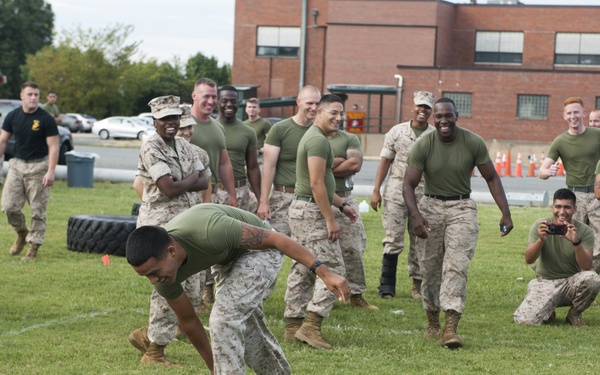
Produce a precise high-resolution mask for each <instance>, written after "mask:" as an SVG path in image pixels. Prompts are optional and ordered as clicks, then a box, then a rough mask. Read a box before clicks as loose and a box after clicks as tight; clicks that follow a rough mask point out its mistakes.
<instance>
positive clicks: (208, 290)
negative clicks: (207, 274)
mask: <svg viewBox="0 0 600 375" xmlns="http://www.w3.org/2000/svg"><path fill="white" fill-rule="evenodd" d="M213 286H214V284H210V285H204V288H203V289H202V302H204V303H205V304H207V305H208V304H209V303H215V291H214V289H213Z"/></svg>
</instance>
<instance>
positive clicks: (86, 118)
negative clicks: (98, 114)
mask: <svg viewBox="0 0 600 375" xmlns="http://www.w3.org/2000/svg"><path fill="white" fill-rule="evenodd" d="M66 114H67V115H69V116H73V117H76V118H77V120H79V121H81V131H82V132H85V133H89V132H91V131H92V125H94V123H95V122H96V121H98V120H96V118H95V117H93V116H90V115H86V114H82V113H66Z"/></svg>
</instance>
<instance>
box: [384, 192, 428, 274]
mask: <svg viewBox="0 0 600 375" xmlns="http://www.w3.org/2000/svg"><path fill="white" fill-rule="evenodd" d="M407 221H408V226H409V228H410V218H409V217H408V210H407V208H406V206H405V205H404V204H399V203H395V202H390V201H389V200H384V201H383V213H382V215H381V222H382V224H383V227H384V228H385V237H384V239H383V240H381V243H382V244H383V253H384V254H401V253H402V251H403V250H404V233H405V231H406V223H407ZM408 237H409V240H410V245H409V248H408V277H409V278H411V279H417V280H421V270H420V267H419V258H418V256H417V250H416V249H415V242H416V237H417V236H415V235H414V234H413V233H412V232H411V231H410V230H409V231H408Z"/></svg>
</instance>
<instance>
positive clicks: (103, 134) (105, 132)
mask: <svg viewBox="0 0 600 375" xmlns="http://www.w3.org/2000/svg"><path fill="white" fill-rule="evenodd" d="M98 135H99V136H100V139H103V140H107V139H108V138H110V134H109V133H108V130H106V129H102V130H100V132H99V133H98Z"/></svg>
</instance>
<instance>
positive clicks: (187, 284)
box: [128, 95, 208, 365]
mask: <svg viewBox="0 0 600 375" xmlns="http://www.w3.org/2000/svg"><path fill="white" fill-rule="evenodd" d="M148 105H149V106H150V108H152V117H153V118H154V127H155V128H156V133H154V134H153V135H152V136H151V137H150V138H149V139H148V140H147V141H146V142H145V143H144V144H143V145H142V148H141V149H140V153H139V157H138V178H139V179H140V180H141V182H142V184H143V193H142V205H141V206H140V211H139V215H138V221H137V226H138V227H140V226H144V225H164V224H165V223H166V222H167V221H169V220H170V219H172V218H173V217H174V216H175V215H177V214H179V213H181V212H183V211H185V210H187V209H189V208H190V207H192V206H194V205H196V204H198V203H200V195H199V194H198V192H199V191H201V190H204V189H206V188H207V187H208V178H207V177H206V176H205V175H204V170H205V167H204V165H203V163H202V162H201V161H200V158H199V157H198V154H197V153H196V151H195V150H194V148H193V146H192V145H191V144H189V143H188V142H187V141H186V140H184V139H183V138H180V137H176V135H177V132H178V130H179V125H180V116H181V114H182V113H183V111H182V109H181V108H180V107H179V97H177V96H172V95H169V96H160V97H157V98H154V99H152V100H151V101H150V102H149V103H148ZM204 277H205V275H204V274H194V275H190V277H189V279H187V280H182V281H183V287H184V288H185V291H186V293H188V295H189V296H190V298H191V300H192V301H194V305H195V306H196V308H198V307H199V306H200V301H201V296H200V282H201V281H202V280H203V279H204ZM176 324H177V319H176V317H175V314H174V313H173V311H172V310H171V308H170V307H169V305H168V303H167V301H165V299H164V298H163V297H161V296H160V295H159V294H158V293H157V292H156V291H153V292H152V296H151V297H150V319H149V326H148V329H147V330H146V329H145V328H139V329H137V330H135V331H133V332H131V334H129V337H128V339H129V342H130V343H131V344H132V345H133V346H134V347H136V348H137V349H138V350H139V351H140V352H142V358H141V362H142V363H151V364H161V365H170V364H172V363H171V361H170V360H169V359H168V358H167V357H166V356H165V354H164V349H165V347H166V346H167V345H168V344H169V343H170V342H171V341H173V337H174V332H175V326H176Z"/></svg>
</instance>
